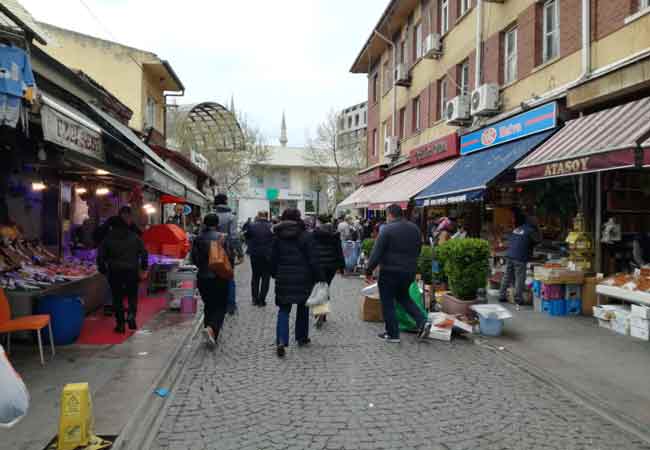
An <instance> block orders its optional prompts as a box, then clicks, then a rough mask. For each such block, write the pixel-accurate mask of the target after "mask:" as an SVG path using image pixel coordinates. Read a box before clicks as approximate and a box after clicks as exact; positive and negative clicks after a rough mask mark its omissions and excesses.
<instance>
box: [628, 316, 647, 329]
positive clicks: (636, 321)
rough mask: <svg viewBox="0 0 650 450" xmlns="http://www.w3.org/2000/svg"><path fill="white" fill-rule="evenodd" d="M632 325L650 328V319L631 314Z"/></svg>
mask: <svg viewBox="0 0 650 450" xmlns="http://www.w3.org/2000/svg"><path fill="white" fill-rule="evenodd" d="M630 326H631V327H635V328H643V329H646V330H650V320H648V319H642V318H640V317H635V316H630Z"/></svg>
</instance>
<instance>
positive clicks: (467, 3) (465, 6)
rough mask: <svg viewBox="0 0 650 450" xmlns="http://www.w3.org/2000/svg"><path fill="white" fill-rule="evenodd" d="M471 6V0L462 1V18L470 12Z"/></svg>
mask: <svg viewBox="0 0 650 450" xmlns="http://www.w3.org/2000/svg"><path fill="white" fill-rule="evenodd" d="M470 6H471V0H460V15H461V16H462V15H463V14H465V13H466V12H467V11H469V7H470Z"/></svg>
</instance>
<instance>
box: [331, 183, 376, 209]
mask: <svg viewBox="0 0 650 450" xmlns="http://www.w3.org/2000/svg"><path fill="white" fill-rule="evenodd" d="M372 186H373V185H369V186H361V187H360V188H359V189H357V190H356V191H354V192H353V193H352V194H350V195H348V196H347V197H346V198H345V199H344V200H343V201H341V203H339V204H338V206H337V208H365V207H367V206H368V202H369V200H368V195H367V194H368V191H369V190H370V188H371V187H372Z"/></svg>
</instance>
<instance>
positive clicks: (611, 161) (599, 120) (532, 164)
mask: <svg viewBox="0 0 650 450" xmlns="http://www.w3.org/2000/svg"><path fill="white" fill-rule="evenodd" d="M649 130H650V97H648V98H644V99H642V100H637V101H634V102H631V103H626V104H625V105H621V106H618V107H616V108H610V109H607V110H605V111H601V112H598V113H595V114H590V115H588V116H584V117H580V118H578V119H575V120H572V121H570V122H567V124H566V125H565V126H564V128H562V129H561V130H560V131H559V132H558V133H557V134H555V136H553V137H552V138H551V139H549V140H548V141H547V142H545V143H544V144H542V145H541V146H540V147H539V148H538V149H537V150H535V151H534V152H533V153H531V154H530V155H528V157H526V158H525V159H524V160H523V161H522V162H521V163H519V164H518V165H517V167H516V169H517V181H528V180H535V179H541V178H553V177H561V176H568V175H575V174H580V173H588V172H598V171H603V170H611V169H620V168H625V167H634V166H635V153H636V149H637V148H638V146H637V143H638V142H639V141H640V140H641V141H642V142H641V144H640V147H641V148H643V147H646V148H647V147H650V139H645V142H643V140H644V139H643V138H644V137H647V134H648V131H649Z"/></svg>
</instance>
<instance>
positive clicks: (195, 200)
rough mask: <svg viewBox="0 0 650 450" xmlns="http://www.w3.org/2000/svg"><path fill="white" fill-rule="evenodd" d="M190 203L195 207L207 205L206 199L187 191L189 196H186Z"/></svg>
mask: <svg viewBox="0 0 650 450" xmlns="http://www.w3.org/2000/svg"><path fill="white" fill-rule="evenodd" d="M185 198H186V199H187V201H188V203H191V204H192V205H194V206H204V205H205V203H206V200H205V198H203V197H201V196H200V195H199V194H197V193H196V192H194V191H190V190H189V189H188V190H187V195H186V196H185Z"/></svg>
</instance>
